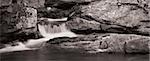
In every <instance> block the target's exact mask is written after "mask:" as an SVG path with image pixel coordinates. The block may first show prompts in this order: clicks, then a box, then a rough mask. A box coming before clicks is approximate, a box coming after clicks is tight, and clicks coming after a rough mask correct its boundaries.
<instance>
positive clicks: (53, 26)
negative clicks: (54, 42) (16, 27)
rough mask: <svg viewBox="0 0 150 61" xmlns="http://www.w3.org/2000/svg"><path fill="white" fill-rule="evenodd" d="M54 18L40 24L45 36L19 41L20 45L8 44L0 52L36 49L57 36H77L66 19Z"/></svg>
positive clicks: (39, 26) (41, 31)
mask: <svg viewBox="0 0 150 61" xmlns="http://www.w3.org/2000/svg"><path fill="white" fill-rule="evenodd" d="M54 20H56V21H52V19H50V20H48V22H47V23H48V24H38V29H39V32H40V33H41V35H42V36H43V37H44V38H40V39H29V40H27V42H26V43H22V42H17V44H18V45H16V46H11V45H8V46H6V48H2V49H0V53H4V52H12V51H23V50H35V49H38V48H39V47H41V46H42V45H43V44H44V43H45V42H46V41H49V40H50V39H53V38H57V37H77V35H76V34H74V33H73V32H71V31H70V30H68V29H67V27H66V25H65V24H64V23H61V22H59V20H60V21H62V20H63V21H64V19H62V20H61V19H54Z"/></svg>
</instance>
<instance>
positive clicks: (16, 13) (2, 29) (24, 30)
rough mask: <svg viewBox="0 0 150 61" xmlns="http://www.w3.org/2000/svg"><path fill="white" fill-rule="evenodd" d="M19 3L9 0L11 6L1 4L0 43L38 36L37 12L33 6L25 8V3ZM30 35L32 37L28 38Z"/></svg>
mask: <svg viewBox="0 0 150 61" xmlns="http://www.w3.org/2000/svg"><path fill="white" fill-rule="evenodd" d="M1 1H3V2H5V0H1ZM20 1H21V0H15V1H14V0H11V3H10V4H11V5H5V4H3V5H4V6H1V8H0V41H1V42H8V39H10V40H11V39H12V40H11V41H13V40H14V39H21V38H22V37H23V38H30V37H32V38H33V37H34V36H36V34H38V32H37V10H36V9H35V8H33V7H34V5H33V7H28V6H26V2H25V1H22V2H20ZM26 1H29V0H26ZM6 2H7V0H6ZM8 2H9V1H8ZM19 2H20V3H19ZM32 3H33V2H32ZM28 5H29V4H28ZM35 6H36V5H35ZM31 34H32V35H33V34H34V35H33V36H29V35H31ZM27 35H28V37H27ZM25 36H26V37H25ZM10 37H11V38H10ZM6 40H7V41H6Z"/></svg>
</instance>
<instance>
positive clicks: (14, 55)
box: [0, 48, 149, 61]
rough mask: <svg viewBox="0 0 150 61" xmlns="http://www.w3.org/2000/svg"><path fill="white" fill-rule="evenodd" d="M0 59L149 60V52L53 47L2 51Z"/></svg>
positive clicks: (20, 60)
mask: <svg viewBox="0 0 150 61" xmlns="http://www.w3.org/2000/svg"><path fill="white" fill-rule="evenodd" d="M0 57H1V58H0V59H1V60H0V61H149V54H106V53H99V54H86V53H73V52H66V51H56V50H53V49H48V48H44V49H40V50H33V51H20V52H9V53H2V54H1V55H0Z"/></svg>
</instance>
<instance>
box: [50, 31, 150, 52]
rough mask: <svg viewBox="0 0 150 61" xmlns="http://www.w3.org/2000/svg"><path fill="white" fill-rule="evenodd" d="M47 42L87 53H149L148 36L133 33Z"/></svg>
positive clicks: (96, 35)
mask: <svg viewBox="0 0 150 61" xmlns="http://www.w3.org/2000/svg"><path fill="white" fill-rule="evenodd" d="M48 44H50V45H52V46H53V47H57V48H60V49H66V50H68V51H69V50H71V51H72V50H74V51H76V50H81V51H83V52H87V53H98V52H100V53H101V52H107V53H108V52H109V53H149V52H150V37H147V36H140V35H134V34H90V35H80V36H78V37H75V38H56V39H53V40H50V41H49V42H48Z"/></svg>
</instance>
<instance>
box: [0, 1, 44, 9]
mask: <svg viewBox="0 0 150 61" xmlns="http://www.w3.org/2000/svg"><path fill="white" fill-rule="evenodd" d="M14 3H17V4H22V3H23V4H25V6H30V7H34V8H39V7H44V3H45V0H0V7H1V6H8V5H12V4H14Z"/></svg>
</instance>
